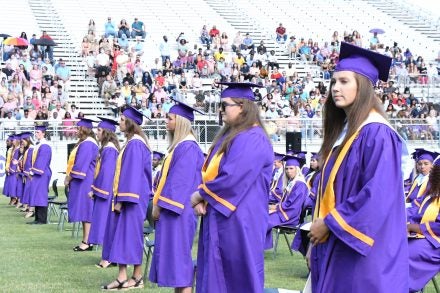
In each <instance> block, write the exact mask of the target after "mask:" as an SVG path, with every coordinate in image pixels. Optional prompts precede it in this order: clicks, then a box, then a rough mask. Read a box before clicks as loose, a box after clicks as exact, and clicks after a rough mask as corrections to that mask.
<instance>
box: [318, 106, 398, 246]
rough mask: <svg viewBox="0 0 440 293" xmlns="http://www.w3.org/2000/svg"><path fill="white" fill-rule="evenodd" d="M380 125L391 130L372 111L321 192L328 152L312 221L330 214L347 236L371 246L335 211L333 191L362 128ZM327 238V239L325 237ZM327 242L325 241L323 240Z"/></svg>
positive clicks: (369, 240) (350, 140) (339, 159)
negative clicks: (375, 124)
mask: <svg viewBox="0 0 440 293" xmlns="http://www.w3.org/2000/svg"><path fill="white" fill-rule="evenodd" d="M374 122H377V123H382V124H385V125H388V126H389V127H390V128H391V129H393V128H392V127H391V126H390V124H389V123H388V121H386V119H385V118H384V117H382V116H381V115H380V114H378V113H377V112H374V111H372V112H371V113H370V114H369V116H368V118H367V119H366V120H365V121H364V122H363V123H362V125H361V126H360V127H359V128H358V129H357V130H356V132H355V133H354V134H353V135H352V136H351V137H350V138H349V139H348V141H347V142H346V144H345V145H344V146H343V148H342V149H341V151H340V153H339V155H338V157H337V158H336V161H335V164H334V166H333V168H332V170H331V171H330V176H329V178H328V181H327V185H326V186H325V190H324V192H323V190H322V184H323V182H324V174H325V168H326V167H327V163H328V161H329V159H330V158H331V156H332V153H333V150H332V151H331V152H330V154H329V155H328V157H327V158H326V160H325V163H324V167H323V168H322V172H321V180H320V182H319V185H318V195H319V196H318V197H317V200H316V205H315V213H314V219H317V218H321V219H324V218H325V217H326V216H327V215H328V214H332V216H333V217H334V218H335V220H336V222H338V224H339V225H340V226H341V227H342V228H343V229H344V230H345V231H346V232H348V233H349V234H351V235H353V236H354V237H356V238H357V239H359V240H361V241H362V242H365V243H366V244H368V245H370V246H372V245H373V243H374V240H373V239H372V238H370V237H369V236H367V235H365V234H364V233H362V232H360V231H358V230H356V229H355V228H353V227H352V226H350V225H349V224H348V223H347V222H346V221H345V220H344V219H343V218H342V216H341V215H340V214H339V213H338V211H337V210H336V209H335V206H336V200H335V191H334V183H335V179H336V175H337V173H338V171H339V168H340V166H341V164H342V162H343V161H344V159H345V157H346V155H347V153H348V151H349V150H350V149H351V146H352V144H353V142H354V140H355V139H356V138H357V137H358V136H359V133H360V131H361V130H362V128H363V127H364V126H365V125H367V124H370V123H374ZM327 238H328V237H327ZM325 241H327V239H325Z"/></svg>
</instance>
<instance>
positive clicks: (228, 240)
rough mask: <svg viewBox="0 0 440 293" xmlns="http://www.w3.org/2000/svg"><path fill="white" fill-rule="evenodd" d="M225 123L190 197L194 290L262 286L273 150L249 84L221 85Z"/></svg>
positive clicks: (212, 292)
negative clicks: (195, 227)
mask: <svg viewBox="0 0 440 293" xmlns="http://www.w3.org/2000/svg"><path fill="white" fill-rule="evenodd" d="M224 84H225V85H227V86H228V88H226V89H225V90H223V91H222V93H221V99H222V103H221V107H222V112H221V114H222V118H223V122H224V124H225V126H224V127H223V128H222V129H221V130H220V132H219V133H218V134H217V136H216V138H215V139H214V142H213V143H212V146H211V148H210V150H209V153H208V156H207V159H206V161H205V164H204V166H203V168H202V184H201V185H200V187H199V189H198V191H197V192H195V193H194V194H193V195H192V197H191V203H192V205H193V207H194V212H195V213H196V214H197V215H201V216H203V217H202V224H201V228H200V234H199V246H198V256H197V283H196V291H197V292H198V293H205V292H209V293H215V292H253V293H261V292H263V290H264V241H265V238H266V231H267V221H268V217H269V213H268V210H267V207H268V194H269V190H270V182H271V177H272V169H273V161H274V154H273V148H272V145H271V143H270V139H269V137H268V135H267V133H266V131H265V129H264V126H263V123H262V122H261V120H260V113H259V110H258V107H257V105H256V104H254V100H255V97H254V93H253V91H252V87H255V86H257V85H254V84H249V83H224Z"/></svg>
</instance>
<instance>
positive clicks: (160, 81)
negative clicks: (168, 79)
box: [156, 76, 165, 86]
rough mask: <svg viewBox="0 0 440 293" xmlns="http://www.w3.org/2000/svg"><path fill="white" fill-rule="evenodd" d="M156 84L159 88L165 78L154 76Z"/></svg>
mask: <svg viewBox="0 0 440 293" xmlns="http://www.w3.org/2000/svg"><path fill="white" fill-rule="evenodd" d="M156 81H157V84H158V85H160V86H163V85H164V84H165V77H163V76H156Z"/></svg>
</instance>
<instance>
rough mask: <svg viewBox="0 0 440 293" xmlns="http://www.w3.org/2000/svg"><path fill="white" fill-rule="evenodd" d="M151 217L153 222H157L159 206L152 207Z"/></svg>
mask: <svg viewBox="0 0 440 293" xmlns="http://www.w3.org/2000/svg"><path fill="white" fill-rule="evenodd" d="M151 216H152V217H153V220H154V221H158V220H159V217H160V206H157V205H153V211H152V212H151Z"/></svg>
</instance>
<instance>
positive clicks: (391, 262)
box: [311, 123, 408, 293]
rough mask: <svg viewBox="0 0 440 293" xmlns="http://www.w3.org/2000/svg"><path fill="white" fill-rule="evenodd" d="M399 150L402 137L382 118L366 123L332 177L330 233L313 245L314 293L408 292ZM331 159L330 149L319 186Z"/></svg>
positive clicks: (406, 247) (332, 162) (327, 173)
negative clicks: (321, 241) (381, 119)
mask: <svg viewBox="0 0 440 293" xmlns="http://www.w3.org/2000/svg"><path fill="white" fill-rule="evenodd" d="M401 154H402V142H401V140H400V138H399V137H398V136H397V134H396V133H395V132H394V131H393V130H392V129H391V128H390V127H389V126H387V125H384V124H382V123H369V124H367V125H365V126H364V127H363V128H362V130H361V131H360V133H359V136H358V137H357V139H356V140H354V142H353V144H352V146H351V148H350V150H349V151H348V153H347V155H346V157H345V159H344V160H343V162H342V164H341V166H340V168H339V170H338V173H337V175H336V179H335V182H334V192H335V204H336V205H335V209H333V210H332V211H331V212H330V213H329V214H328V215H327V216H326V217H325V218H324V222H325V223H326V225H327V226H328V228H329V229H330V234H329V238H328V239H327V241H326V242H325V243H322V244H318V245H316V246H314V247H313V248H312V256H311V271H312V291H313V292H314V293H317V292H338V293H340V292H357V293H362V292H366V293H370V292H395V293H404V292H405V293H406V292H408V241H407V235H406V223H405V220H406V215H405V203H404V192H403V178H402V171H401V161H402V159H401ZM334 163H335V156H334V155H332V157H331V158H330V160H329V162H328V164H327V166H326V167H325V173H324V181H323V186H326V184H327V182H328V178H329V175H330V171H331V169H332V167H333V165H334ZM322 172H324V171H322ZM371 242H373V243H371Z"/></svg>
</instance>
